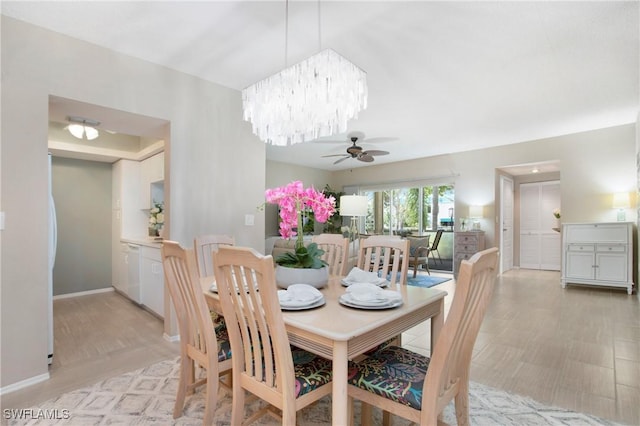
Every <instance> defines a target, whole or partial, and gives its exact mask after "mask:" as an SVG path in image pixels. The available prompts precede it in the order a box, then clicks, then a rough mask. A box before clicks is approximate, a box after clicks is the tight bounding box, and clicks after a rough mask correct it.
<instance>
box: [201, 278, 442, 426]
mask: <svg viewBox="0 0 640 426" xmlns="http://www.w3.org/2000/svg"><path fill="white" fill-rule="evenodd" d="M342 278H344V277H341V276H330V277H329V281H328V283H327V285H326V286H325V287H324V288H320V291H321V292H322V294H323V296H324V300H325V303H324V304H323V305H321V306H318V307H315V308H312V309H300V310H283V312H282V313H283V315H282V316H283V319H284V323H285V328H286V330H287V334H288V336H289V341H290V343H291V344H292V345H295V346H297V347H299V348H302V349H305V350H307V351H309V352H312V353H314V354H316V355H319V356H322V357H324V358H327V359H330V360H332V365H333V380H332V407H331V419H332V421H331V423H332V424H333V425H339V426H343V425H347V424H350V422H349V417H350V416H351V415H352V413H351V408H350V404H349V398H348V395H347V378H348V364H349V360H353V359H354V358H356V357H357V356H359V355H362V354H364V353H365V352H366V351H368V350H370V349H372V348H375V347H376V346H378V345H380V344H382V343H384V342H386V341H387V340H389V339H391V338H394V337H396V336H399V335H400V334H401V333H403V332H404V331H407V330H408V329H410V328H412V327H414V326H416V325H418V324H420V323H422V322H424V321H426V320H428V319H430V320H431V342H430V348H431V351H433V348H434V345H435V344H436V342H437V340H438V335H439V334H440V331H441V329H442V326H443V324H444V299H445V296H446V295H447V292H446V291H443V290H438V289H434V288H425V287H417V286H411V285H395V286H393V287H390V288H387V289H388V290H394V291H397V292H399V293H400V294H401V295H402V304H400V306H396V307H393V308H388V309H365V308H354V307H350V306H345V305H343V304H341V303H340V301H339V299H340V296H341V295H343V294H344V293H345V291H346V287H345V286H343V285H342V283H341V279H342ZM214 283H215V278H214V277H203V278H201V285H202V289H203V291H204V294H205V296H206V300H207V304H208V306H209V308H210V309H213V310H215V311H216V312H218V313H222V310H221V305H220V300H219V298H218V295H217V293H215V292H214V291H211V290H210V288H211V285H212V284H214ZM425 340H426V336H425ZM425 343H426V342H425Z"/></svg>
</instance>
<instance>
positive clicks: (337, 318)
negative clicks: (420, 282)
mask: <svg viewBox="0 0 640 426" xmlns="http://www.w3.org/2000/svg"><path fill="white" fill-rule="evenodd" d="M341 278H342V277H339V276H332V277H331V278H330V279H329V283H328V285H327V286H326V287H324V288H321V289H320V291H321V292H322V294H323V295H324V298H325V304H324V305H322V306H320V307H317V308H313V309H307V310H294V311H287V310H283V311H282V313H283V319H284V322H285V324H287V325H289V326H294V327H296V328H298V329H300V330H305V331H308V332H312V333H315V334H317V335H319V336H323V337H326V338H328V339H331V340H337V341H347V340H349V339H352V338H353V337H355V336H356V335H358V334H363V333H367V332H369V331H372V330H375V329H377V328H379V327H380V326H381V325H384V324H386V323H388V322H390V321H393V320H395V319H396V318H399V317H402V316H404V315H405V314H406V313H407V312H408V311H413V310H416V309H418V308H420V307H424V306H426V305H429V304H431V303H433V302H435V301H438V300H440V299H443V298H444V297H445V296H446V295H447V292H446V291H443V290H438V289H433V288H424V287H415V286H409V285H396V286H393V287H388V288H387V290H394V291H398V292H400V293H401V294H402V300H403V304H402V305H401V306H398V307H396V308H389V309H358V308H352V307H348V306H344V305H342V304H340V303H339V302H338V299H339V298H340V296H341V295H342V294H344V293H345V291H346V289H347V287H345V286H343V285H342V284H340V279H341ZM214 282H215V279H214V278H213V277H206V278H202V279H201V284H202V288H203V290H204V291H205V293H206V294H207V295H209V296H210V297H211V298H213V299H216V300H217V294H216V293H214V292H211V291H209V288H210V286H211V284H213V283H214ZM319 324H321V326H319Z"/></svg>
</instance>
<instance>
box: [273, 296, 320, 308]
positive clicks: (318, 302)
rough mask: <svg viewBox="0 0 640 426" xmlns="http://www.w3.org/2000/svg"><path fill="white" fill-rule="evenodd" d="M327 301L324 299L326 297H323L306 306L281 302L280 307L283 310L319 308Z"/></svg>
mask: <svg viewBox="0 0 640 426" xmlns="http://www.w3.org/2000/svg"><path fill="white" fill-rule="evenodd" d="M325 303H326V302H325V300H324V297H323V298H321V299H320V300H317V301H315V302H313V303H311V304H309V305H305V306H290V305H283V304H282V303H281V304H280V309H282V310H283V311H303V310H305V309H313V308H317V307H320V306H322V305H324V304H325Z"/></svg>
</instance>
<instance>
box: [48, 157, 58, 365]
mask: <svg viewBox="0 0 640 426" xmlns="http://www.w3.org/2000/svg"><path fill="white" fill-rule="evenodd" d="M57 240H58V228H57V222H56V206H55V204H54V202H53V191H52V174H51V153H49V272H48V279H47V281H48V282H47V311H48V312H47V328H48V333H47V334H48V344H47V360H48V362H49V364H51V362H53V266H54V265H55V263H56V246H57Z"/></svg>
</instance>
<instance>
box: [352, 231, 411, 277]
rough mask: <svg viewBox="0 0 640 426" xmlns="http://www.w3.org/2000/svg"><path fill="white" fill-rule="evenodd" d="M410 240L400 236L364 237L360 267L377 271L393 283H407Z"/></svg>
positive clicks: (359, 255) (361, 244)
mask: <svg viewBox="0 0 640 426" xmlns="http://www.w3.org/2000/svg"><path fill="white" fill-rule="evenodd" d="M408 258H409V240H403V239H401V238H399V237H388V238H379V237H376V238H373V237H369V238H364V239H361V240H360V251H359V252H358V268H360V269H362V270H365V271H369V272H377V273H378V275H379V276H380V277H383V278H387V279H388V280H389V282H390V283H391V285H392V286H393V285H394V284H396V283H397V284H406V283H407V271H408V270H409V262H407V260H406V259H408Z"/></svg>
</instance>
